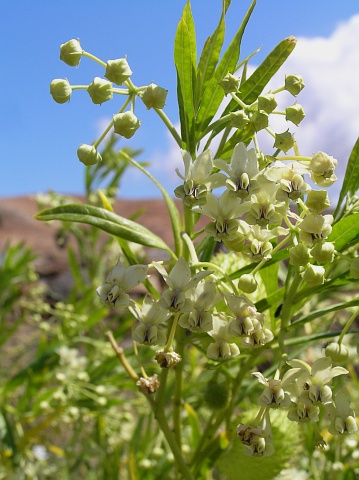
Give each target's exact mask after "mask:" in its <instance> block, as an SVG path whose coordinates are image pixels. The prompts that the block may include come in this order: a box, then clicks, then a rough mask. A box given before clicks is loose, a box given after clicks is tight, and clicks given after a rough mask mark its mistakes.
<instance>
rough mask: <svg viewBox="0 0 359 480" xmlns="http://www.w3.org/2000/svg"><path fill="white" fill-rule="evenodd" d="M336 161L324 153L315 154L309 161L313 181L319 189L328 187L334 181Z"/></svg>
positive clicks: (335, 178)
mask: <svg viewBox="0 0 359 480" xmlns="http://www.w3.org/2000/svg"><path fill="white" fill-rule="evenodd" d="M337 164H338V161H337V160H336V159H335V158H334V157H331V156H330V155H327V154H326V153H324V152H318V153H316V154H315V155H314V156H313V158H312V160H311V161H310V164H309V168H310V169H311V171H312V179H313V181H314V182H315V183H316V184H317V185H319V186H320V187H329V186H330V185H332V184H333V183H334V182H335V181H336V180H337V176H336V175H335V174H334V169H335V167H336V166H337Z"/></svg>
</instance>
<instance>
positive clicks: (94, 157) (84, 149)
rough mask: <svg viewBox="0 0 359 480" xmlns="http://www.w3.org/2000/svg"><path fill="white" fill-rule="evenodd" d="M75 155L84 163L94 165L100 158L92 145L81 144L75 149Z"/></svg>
mask: <svg viewBox="0 0 359 480" xmlns="http://www.w3.org/2000/svg"><path fill="white" fill-rule="evenodd" d="M77 156H78V158H79V160H80V162H82V163H83V164H84V165H86V166H89V165H95V163H98V162H100V161H101V160H102V158H101V155H100V154H99V153H98V151H97V150H96V148H95V147H94V146H93V145H86V144H82V145H80V146H79V148H78V149H77Z"/></svg>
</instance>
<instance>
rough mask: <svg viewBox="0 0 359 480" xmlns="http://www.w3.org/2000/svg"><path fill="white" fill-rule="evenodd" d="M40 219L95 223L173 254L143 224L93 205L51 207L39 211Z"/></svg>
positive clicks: (116, 235)
mask: <svg viewBox="0 0 359 480" xmlns="http://www.w3.org/2000/svg"><path fill="white" fill-rule="evenodd" d="M35 218H37V219H38V220H44V221H48V220H61V221H64V222H77V223H85V224H87V225H93V226H95V227H97V228H99V229H100V230H103V231H104V232H107V233H110V234H111V235H114V236H115V237H120V238H124V239H125V240H128V241H130V242H134V243H138V244H140V245H144V246H147V247H153V248H158V249H161V250H166V251H167V252H168V253H170V254H171V255H172V256H173V253H171V249H170V248H169V246H168V245H166V243H165V242H164V241H163V240H162V239H161V238H160V237H158V236H157V235H155V234H154V233H152V232H151V231H150V230H148V229H147V228H145V227H143V226H142V225H140V224H138V223H136V222H133V221H131V220H128V219H127V218H124V217H121V216H120V215H117V214H116V213H113V212H109V211H108V210H105V209H104V208H99V207H94V206H91V205H80V204H68V205H61V206H59V207H55V208H49V209H47V210H43V211H42V212H40V213H38V214H37V215H36V216H35Z"/></svg>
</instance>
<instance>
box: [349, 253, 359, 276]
mask: <svg viewBox="0 0 359 480" xmlns="http://www.w3.org/2000/svg"><path fill="white" fill-rule="evenodd" d="M350 277H351V278H355V279H356V280H357V279H359V257H356V258H354V259H353V260H351V262H350Z"/></svg>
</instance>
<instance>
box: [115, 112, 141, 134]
mask: <svg viewBox="0 0 359 480" xmlns="http://www.w3.org/2000/svg"><path fill="white" fill-rule="evenodd" d="M113 122H114V129H115V133H117V134H118V135H122V136H123V137H125V138H131V137H132V136H133V135H134V134H135V132H136V130H137V129H139V128H140V125H141V122H140V120H138V118H137V117H136V115H134V114H133V113H132V112H124V113H117V115H114V116H113Z"/></svg>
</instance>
